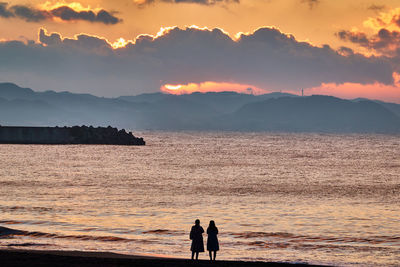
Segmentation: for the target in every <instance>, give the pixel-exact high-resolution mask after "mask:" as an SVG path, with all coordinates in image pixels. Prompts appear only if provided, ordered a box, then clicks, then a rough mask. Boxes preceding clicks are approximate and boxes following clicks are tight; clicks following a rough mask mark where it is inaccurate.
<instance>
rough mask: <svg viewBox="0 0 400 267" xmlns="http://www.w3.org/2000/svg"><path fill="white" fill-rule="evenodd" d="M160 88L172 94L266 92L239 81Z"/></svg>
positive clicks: (256, 93) (164, 86)
mask: <svg viewBox="0 0 400 267" xmlns="http://www.w3.org/2000/svg"><path fill="white" fill-rule="evenodd" d="M160 90H161V91H162V92H165V93H169V94H174V95H182V94H191V93H194V92H201V93H206V92H227V91H229V92H237V93H243V94H255V95H260V94H265V93H268V91H267V90H264V89H260V88H257V87H255V86H252V85H248V84H239V83H229V82H212V81H207V82H202V83H188V84H178V85H171V84H165V85H163V86H161V88H160Z"/></svg>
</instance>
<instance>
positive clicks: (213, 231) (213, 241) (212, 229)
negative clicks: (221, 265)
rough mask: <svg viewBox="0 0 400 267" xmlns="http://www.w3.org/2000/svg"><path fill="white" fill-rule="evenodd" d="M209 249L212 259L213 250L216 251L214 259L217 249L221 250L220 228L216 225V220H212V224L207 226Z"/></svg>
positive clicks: (215, 255)
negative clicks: (219, 241) (219, 240)
mask: <svg viewBox="0 0 400 267" xmlns="http://www.w3.org/2000/svg"><path fill="white" fill-rule="evenodd" d="M207 235H208V238H207V250H208V253H209V254H210V261H211V260H213V259H212V258H211V254H212V252H214V260H215V258H216V257H217V251H218V250H219V243H218V237H217V235H218V228H217V227H216V226H215V222H214V221H210V224H209V226H208V228H207Z"/></svg>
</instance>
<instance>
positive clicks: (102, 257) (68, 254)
mask: <svg viewBox="0 0 400 267" xmlns="http://www.w3.org/2000/svg"><path fill="white" fill-rule="evenodd" d="M0 259H1V260H0V266H3V267H6V266H7V267H8V266H83V267H86V266H157V267H161V266H177V267H180V266H196V267H200V266H233V267H239V266H310V265H305V264H289V263H274V262H245V261H218V260H217V261H215V262H210V261H208V260H199V261H191V260H186V259H174V258H162V257H156V256H140V255H123V254H117V253H110V252H83V251H46V250H21V249H3V250H0ZM314 266H315V265H314Z"/></svg>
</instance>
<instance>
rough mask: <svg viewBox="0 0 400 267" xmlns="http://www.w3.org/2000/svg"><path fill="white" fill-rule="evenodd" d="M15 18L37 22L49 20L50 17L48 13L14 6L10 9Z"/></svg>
mask: <svg viewBox="0 0 400 267" xmlns="http://www.w3.org/2000/svg"><path fill="white" fill-rule="evenodd" d="M10 10H11V11H12V12H13V13H14V14H15V16H16V17H19V18H22V19H24V20H26V21H28V22H38V21H42V20H46V19H50V18H51V15H50V13H49V12H48V11H44V10H38V9H35V8H31V7H28V6H23V5H15V6H12V7H11V8H10Z"/></svg>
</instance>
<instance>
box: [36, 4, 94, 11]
mask: <svg viewBox="0 0 400 267" xmlns="http://www.w3.org/2000/svg"><path fill="white" fill-rule="evenodd" d="M63 6H67V7H69V8H72V9H73V10H75V11H78V12H79V11H88V10H92V11H96V12H97V11H100V10H101V8H92V7H91V6H90V5H88V6H87V7H84V6H83V5H82V4H81V3H79V2H71V3H67V2H65V1H61V2H56V3H52V2H50V1H46V2H45V3H43V4H39V5H38V7H39V8H40V9H42V10H53V9H56V8H59V7H63Z"/></svg>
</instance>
